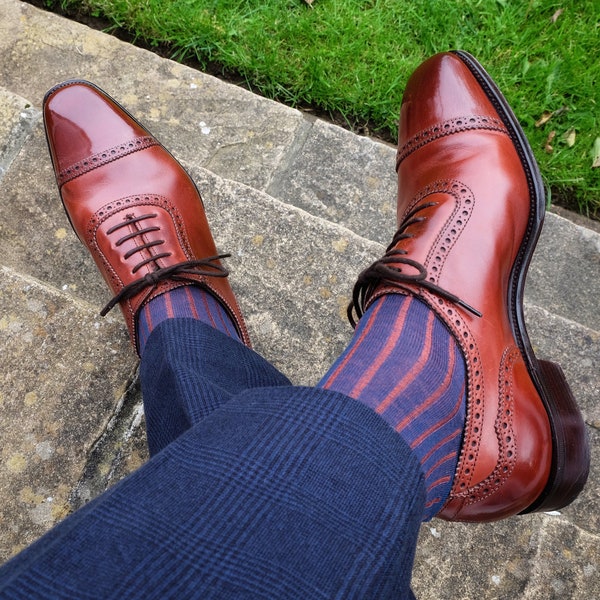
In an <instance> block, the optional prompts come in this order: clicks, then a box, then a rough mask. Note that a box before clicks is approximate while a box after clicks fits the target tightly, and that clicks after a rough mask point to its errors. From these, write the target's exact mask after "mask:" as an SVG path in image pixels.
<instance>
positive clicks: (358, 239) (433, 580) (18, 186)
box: [0, 0, 600, 600]
mask: <svg viewBox="0 0 600 600" xmlns="http://www.w3.org/2000/svg"><path fill="white" fill-rule="evenodd" d="M68 77H84V78H87V79H90V80H92V81H94V82H96V83H98V84H99V85H100V86H101V87H103V88H105V89H106V90H107V91H108V92H109V93H111V94H113V95H114V96H115V97H116V98H117V99H118V100H119V101H121V102H122V103H123V104H124V105H125V106H126V107H127V108H129V109H130V110H131V111H132V113H133V114H134V115H135V116H136V117H138V118H140V119H141V120H142V121H143V122H144V123H146V124H147V125H148V126H149V127H150V128H151V130H152V131H153V132H154V133H156V134H157V136H158V137H159V138H160V139H161V140H162V141H163V142H164V143H165V145H166V146H167V147H168V148H169V149H170V150H172V151H173V152H174V154H175V155H176V156H177V157H178V158H180V159H181V160H182V161H183V162H184V164H185V165H186V167H187V168H188V169H189V171H190V172H191V174H192V176H193V178H194V179H195V180H196V182H197V183H198V185H199V187H200V189H201V191H202V194H203V197H204V200H205V205H206V210H207V214H208V217H209V221H210V222H211V225H212V228H213V231H214V234H215V238H216V241H217V245H218V246H219V248H220V249H221V250H223V251H228V252H231V253H232V257H231V258H230V259H228V261H227V265H228V267H229V268H230V270H231V272H232V276H231V280H232V285H233V287H234V289H235V291H236V293H237V294H238V297H239V300H240V304H241V306H242V310H243V312H244V313H245V315H246V316H247V320H248V325H249V329H250V334H251V336H252V339H253V342H254V345H255V348H256V349H257V350H258V351H259V352H260V353H262V354H263V355H265V356H266V357H267V358H268V359H270V360H272V361H273V362H274V363H275V364H276V366H278V367H279V368H280V369H281V370H282V371H283V372H284V373H286V374H287V375H288V376H289V377H290V378H291V379H292V380H293V382H294V383H298V384H312V383H314V382H315V381H316V380H317V379H318V378H319V377H320V375H321V374H322V373H323V371H324V370H325V369H326V368H327V367H328V366H329V364H330V363H331V361H332V360H333V359H334V357H335V356H336V355H337V354H338V353H339V351H340V350H341V349H342V348H343V347H344V345H345V344H346V343H347V341H348V339H349V337H350V335H351V329H350V328H349V326H348V325H347V323H346V321H345V316H344V313H345V308H346V304H347V301H348V298H349V295H350V292H351V288H352V285H353V283H354V280H355V277H356V274H357V273H358V271H359V270H361V269H362V268H363V267H364V266H366V265H367V264H368V263H369V262H370V261H371V260H372V259H373V258H375V257H377V256H379V255H380V254H381V252H382V251H383V248H384V244H385V243H387V240H388V239H389V235H391V233H392V231H393V225H394V216H395V215H394V212H395V208H394V196H395V189H394V188H395V176H394V172H393V155H394V151H393V149H392V148H390V147H389V146H385V145H383V144H379V143H377V142H374V141H372V140H367V139H365V138H361V137H359V136H355V135H353V134H350V133H348V132H345V131H343V130H341V129H339V128H337V127H335V126H332V125H329V124H326V123H322V122H320V121H316V120H314V119H307V118H305V117H304V116H303V115H302V114H301V113H299V112H298V111H295V110H292V109H289V108H285V107H282V106H280V105H278V104H275V103H273V102H270V101H267V100H264V99H261V98H258V97H256V96H254V95H252V94H249V93H248V92H246V91H243V90H239V89H238V88H235V87H233V86H230V85H229V84H225V83H222V82H220V81H218V80H216V79H214V78H212V77H208V76H206V75H204V74H201V73H198V72H196V71H193V70H192V69H188V68H186V67H182V66H179V65H176V64H175V63H173V62H171V61H168V60H165V59H160V58H158V57H156V56H154V55H153V54H151V53H149V52H146V51H143V50H139V49H136V48H133V47H131V46H130V45H128V44H124V43H122V42H119V41H118V40H115V39H113V38H111V37H109V36H107V35H104V34H102V33H99V32H96V31H92V30H90V29H88V28H86V27H83V26H81V25H78V24H75V23H71V22H69V21H66V20H64V19H61V18H59V17H56V16H54V15H51V14H47V13H44V12H42V11H39V10H37V9H35V8H33V7H31V6H30V5H27V4H24V3H22V2H18V1H17V0H0V81H1V85H2V88H0V117H1V118H0V156H1V157H2V158H1V160H2V161H4V162H2V163H0V166H1V167H2V168H3V169H4V174H3V175H2V173H0V190H1V192H2V193H1V195H0V268H1V269H2V279H1V280H0V351H1V352H2V357H3V361H2V365H1V366H0V404H1V405H2V408H3V422H2V425H1V432H0V445H1V450H0V451H1V453H2V464H1V465H0V560H3V559H5V558H7V557H8V556H9V555H10V554H11V553H12V552H14V551H15V550H17V549H18V548H20V547H22V546H25V545H27V544H28V543H29V542H30V541H31V540H33V539H35V538H36V537H38V536H39V535H41V534H42V533H43V532H44V531H46V530H47V529H48V528H49V527H50V526H51V525H52V524H53V523H54V522H56V520H58V519H60V518H61V517H62V516H64V515H65V514H66V513H67V512H68V511H69V510H71V509H72V508H75V507H77V506H80V505H81V504H83V503H85V502H86V501H87V500H88V499H90V498H92V497H94V496H95V495H97V494H98V493H100V492H101V491H102V490H103V489H104V488H106V487H107V486H109V485H111V484H112V483H114V482H115V481H116V480H118V479H119V478H121V477H123V476H125V475H126V474H127V473H129V472H131V471H132V470H135V469H136V468H137V467H139V466H140V465H141V464H143V462H144V461H145V460H147V458H148V455H147V449H146V447H145V440H144V422H143V414H142V409H141V398H140V391H139V382H138V381H137V379H136V358H135V355H134V354H133V352H132V351H131V349H130V347H129V342H128V340H127V333H126V330H125V327H124V325H123V322H122V320H121V318H120V316H119V315H118V314H117V312H116V311H115V313H114V314H112V315H111V316H110V317H109V318H108V319H107V320H99V319H97V317H96V315H97V312H98V309H99V307H100V306H102V305H103V304H104V302H106V300H107V299H108V298H109V297H110V293H109V292H108V291H107V290H106V288H105V285H104V283H103V281H102V279H101V277H100V276H99V275H98V273H97V272H96V270H95V267H94V263H93V261H92V260H91V258H90V257H89V256H88V255H87V252H86V251H85V249H84V248H83V247H82V246H81V244H80V243H79V241H78V240H77V239H76V237H75V235H74V234H73V232H72V231H71V230H70V226H69V224H68V220H67V219H66V217H65V216H64V213H63V210H62V206H61V202H60V199H59V197H58V194H57V191H56V186H55V184H54V178H53V174H52V171H51V166H50V161H49V159H48V156H47V150H46V142H45V139H44V134H43V128H42V124H41V120H40V114H39V110H40V108H41V100H42V97H43V94H44V92H45V91H46V90H47V89H48V88H49V87H50V86H52V85H53V84H55V83H56V82H58V81H60V80H62V79H66V78H68ZM24 115H25V116H24ZM386 170H388V171H389V172H388V173H387V174H386V173H385V171H386ZM292 205H293V206H292ZM596 236H597V234H592V233H591V232H589V231H588V230H587V229H585V228H580V227H575V226H573V225H572V224H570V223H568V222H566V221H564V220H562V219H560V218H559V217H556V216H555V215H548V218H547V224H546V227H545V229H544V232H543V234H542V239H541V241H540V244H539V245H538V251H537V252H536V255H535V257H534V260H533V263H532V266H531V271H530V274H531V276H530V278H529V280H528V285H527V290H526V299H527V301H528V304H527V307H526V319H527V323H528V327H529V333H530V336H531V341H532V344H533V347H534V348H535V350H536V352H537V353H538V355H539V356H540V357H542V358H546V359H549V360H554V361H557V362H559V363H561V364H562V365H563V368H564V370H565V373H566V375H567V378H568V380H569V381H570V382H571V385H572V388H573V392H574V394H575V396H576V397H577V399H578V401H579V402H580V405H581V408H582V412H583V414H584V418H585V420H586V423H587V425H588V433H589V436H590V440H591V443H592V453H593V462H592V469H591V473H590V479H589V483H588V486H587V487H586V489H585V490H584V492H583V493H582V495H581V496H580V498H578V499H577V501H576V502H574V503H573V504H572V505H571V506H570V507H568V508H566V509H564V510H561V511H559V512H560V514H553V515H546V514H542V515H531V516H524V517H515V518H513V519H508V520H506V521H504V522H501V523H496V524H491V525H468V524H454V523H446V522H443V521H439V520H434V521H432V522H431V523H428V524H424V525H423V527H422V531H421V540H420V544H419V548H418V553H417V560H416V566H415V573H414V578H413V579H414V588H415V590H416V592H417V596H418V597H419V598H420V599H421V600H433V599H444V598H448V599H450V598H464V599H473V600H475V599H481V598H490V599H492V598H494V599H507V600H512V599H514V598H524V599H526V600H527V599H533V600H541V599H546V598H557V599H558V598H561V599H562V598H565V599H573V600H584V599H585V600H587V599H590V598H600V583H599V582H600V576H599V570H600V563H599V557H598V548H599V547H600V545H599V544H598V542H599V540H598V537H599V535H600V521H599V517H598V514H599V513H600V490H599V484H600V468H599V467H598V464H599V458H600V456H599V455H600V413H599V412H598V410H599V409H598V402H597V398H598V395H599V392H600V389H599V382H600V378H599V377H598V372H600V365H599V364H598V362H599V357H600V339H599V335H600V334H599V333H598V331H599V330H600V327H599V326H598V311H597V309H596V305H597V303H596V298H598V296H599V292H600V289H599V286H600V277H599V275H600V273H599V264H598V248H599V244H598V239H599V238H598V237H596Z"/></svg>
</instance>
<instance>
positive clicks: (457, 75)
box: [399, 52, 499, 144]
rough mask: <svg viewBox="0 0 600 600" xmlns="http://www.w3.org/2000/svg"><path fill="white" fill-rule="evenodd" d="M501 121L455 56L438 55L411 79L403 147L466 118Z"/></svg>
mask: <svg viewBox="0 0 600 600" xmlns="http://www.w3.org/2000/svg"><path fill="white" fill-rule="evenodd" d="M471 116H478V117H491V118H493V119H499V116H498V113H497V112H496V110H495V108H494V106H493V104H492V103H491V102H490V100H489V98H488V97H487V95H486V93H485V91H484V90H483V88H482V86H481V85H480V84H479V82H478V81H477V79H476V78H475V77H474V76H473V74H472V73H471V71H470V70H469V69H468V67H467V66H466V65H465V64H464V62H463V61H462V60H461V59H460V58H459V57H458V56H457V55H455V54H453V53H450V52H447V53H442V54H437V55H435V56H433V57H431V58H430V59H429V60H427V61H425V62H424V63H423V64H422V65H421V66H420V67H419V68H418V69H417V70H416V71H415V72H414V74H413V75H412V76H411V78H410V79H409V81H408V83H407V85H406V89H405V92H404V96H403V100H402V108H401V111H400V126H399V137H400V144H404V143H406V142H407V141H408V140H410V139H411V138H413V137H414V136H415V135H418V134H419V133H420V132H422V131H423V130H426V129H428V128H431V127H435V126H437V125H440V124H441V123H444V122H446V121H449V120H452V119H460V118H464V117H471Z"/></svg>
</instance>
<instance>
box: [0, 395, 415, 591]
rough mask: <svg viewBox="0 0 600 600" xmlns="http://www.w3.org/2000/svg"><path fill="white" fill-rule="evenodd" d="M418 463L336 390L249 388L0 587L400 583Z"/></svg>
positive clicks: (411, 530) (396, 586)
mask: <svg viewBox="0 0 600 600" xmlns="http://www.w3.org/2000/svg"><path fill="white" fill-rule="evenodd" d="M424 497H425V493H424V485H423V475H422V472H421V469H420V466H419V461H418V459H417V458H416V457H415V455H414V454H413V452H412V451H411V450H410V448H409V447H408V445H407V444H406V442H404V441H403V440H402V438H401V437H400V436H399V435H397V434H396V433H395V432H394V431H393V430H392V429H391V428H390V427H389V426H388V425H387V423H385V422H384V421H383V419H381V418H380V417H379V416H378V415H376V414H375V413H374V412H372V411H371V410H370V409H369V408H367V407H365V406H363V405H362V404H360V403H358V402H356V401H354V400H352V399H350V398H348V397H346V396H344V395H342V394H339V393H337V392H332V391H328V390H316V389H312V388H297V387H291V386H286V387H274V388H262V389H251V390H247V391H245V392H242V393H241V394H238V395H235V396H233V397H231V398H230V399H229V401H228V402H226V403H225V404H223V405H221V406H220V407H219V408H216V409H215V410H213V411H212V412H211V413H210V414H209V415H208V416H206V417H205V418H204V419H203V420H201V421H200V422H199V423H197V424H196V425H193V426H192V427H191V428H189V429H188V430H187V431H186V432H185V433H183V434H182V435H181V436H180V437H179V438H177V439H176V440H175V441H174V442H173V443H171V444H170V445H169V446H168V447H166V448H165V449H164V450H163V451H161V452H159V453H157V454H156V455H155V456H153V458H152V459H150V461H149V462H148V463H146V464H145V465H144V466H143V467H142V468H141V469H139V470H138V471H137V472H136V473H134V474H133V475H131V476H130V477H128V478H126V479H125V480H123V481H122V482H120V483H118V484H117V485H116V486H115V487H114V488H112V489H111V490H109V491H108V492H106V493H105V494H103V495H102V496H101V497H99V498H97V499H96V500H94V501H92V502H91V503H90V504H88V505H87V506H85V507H84V508H83V509H81V510H80V511H78V512H77V513H76V514H74V515H73V516H72V517H69V518H67V519H66V520H65V521H63V522H62V523H61V524H59V525H58V526H57V527H55V528H54V529H53V530H52V531H51V532H49V533H48V534H47V535H46V536H44V537H43V538H42V539H41V540H39V541H38V542H36V543H35V544H34V545H32V546H31V547H30V548H28V549H27V550H25V551H24V552H23V553H21V554H20V555H19V556H17V557H16V558H15V559H13V560H12V561H11V562H9V563H8V564H7V565H5V566H4V567H3V569H1V570H0V597H2V598H27V599H28V600H31V599H35V598H49V597H51V598H78V599H82V598H102V599H108V598H119V600H122V599H124V598H144V599H145V600H146V599H149V598H160V599H161V600H162V599H165V598H178V599H179V598H203V599H205V598H282V599H283V598H285V599H286V600H287V599H289V598H303V599H307V598H336V597H337V598H344V599H346V598H361V599H364V598H408V597H410V592H409V582H410V572H411V568H412V562H413V557H414V549H415V545H416V540H417V534H418V529H419V524H420V517H421V514H422V512H423V503H424Z"/></svg>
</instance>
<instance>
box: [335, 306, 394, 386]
mask: <svg viewBox="0 0 600 600" xmlns="http://www.w3.org/2000/svg"><path fill="white" fill-rule="evenodd" d="M382 305H383V303H382V302H378V303H377V305H376V306H375V309H374V310H373V314H372V315H370V318H369V320H368V321H367V325H366V327H365V328H364V329H363V331H362V333H361V334H360V336H359V338H358V339H357V340H356V341H353V346H352V348H351V349H350V351H349V352H348V354H346V357H345V358H344V360H342V362H341V363H340V364H339V365H338V366H337V369H336V370H335V371H334V372H333V373H332V374H331V375H330V376H329V379H327V381H326V382H325V384H324V385H323V387H324V388H325V389H327V388H329V386H330V385H331V384H332V383H333V382H334V381H335V380H336V379H337V377H338V375H339V374H340V373H341V372H342V371H343V370H344V369H345V367H346V365H347V364H348V363H349V362H350V360H351V359H352V357H353V356H354V354H355V353H356V351H357V350H358V348H359V346H360V344H361V342H362V341H363V339H364V338H365V337H366V335H367V334H368V333H369V331H370V329H371V327H373V323H374V322H375V317H376V316H377V313H378V312H379V311H380V310H381V307H382Z"/></svg>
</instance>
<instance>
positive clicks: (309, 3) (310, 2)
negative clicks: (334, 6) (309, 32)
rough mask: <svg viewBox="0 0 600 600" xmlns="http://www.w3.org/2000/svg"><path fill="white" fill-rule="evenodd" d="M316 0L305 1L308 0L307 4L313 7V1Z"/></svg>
mask: <svg viewBox="0 0 600 600" xmlns="http://www.w3.org/2000/svg"><path fill="white" fill-rule="evenodd" d="M314 1H315V0H304V2H306V4H308V5H309V6H310V7H311V8H312V7H313V2H314Z"/></svg>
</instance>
